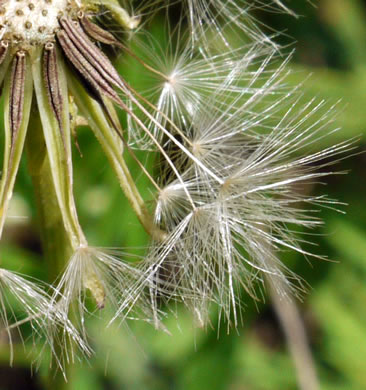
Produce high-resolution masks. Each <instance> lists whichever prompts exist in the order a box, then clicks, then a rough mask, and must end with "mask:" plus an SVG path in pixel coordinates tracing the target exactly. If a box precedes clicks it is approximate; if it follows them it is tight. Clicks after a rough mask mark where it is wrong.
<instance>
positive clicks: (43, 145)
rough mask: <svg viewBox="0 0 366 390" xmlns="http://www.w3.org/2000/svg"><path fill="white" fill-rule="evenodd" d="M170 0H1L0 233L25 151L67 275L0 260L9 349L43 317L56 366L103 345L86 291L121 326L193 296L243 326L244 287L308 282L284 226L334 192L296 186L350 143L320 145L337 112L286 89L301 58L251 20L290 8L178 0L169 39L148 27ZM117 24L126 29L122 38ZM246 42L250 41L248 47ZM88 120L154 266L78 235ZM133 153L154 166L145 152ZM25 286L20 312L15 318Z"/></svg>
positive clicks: (46, 238)
mask: <svg viewBox="0 0 366 390" xmlns="http://www.w3.org/2000/svg"><path fill="white" fill-rule="evenodd" d="M171 3H172V4H174V2H171ZM170 5H171V4H170V2H160V1H145V2H143V4H141V5H140V8H137V9H136V10H134V8H133V6H134V3H132V2H128V1H125V2H122V1H121V2H118V1H117V0H78V1H77V0H1V1H0V27H1V30H0V63H1V64H0V81H1V82H2V83H3V90H2V98H3V101H4V107H5V108H4V129H5V140H4V153H3V167H2V174H1V186H0V235H1V233H2V231H3V228H4V224H5V220H6V216H7V211H8V209H9V202H10V200H11V197H12V192H13V188H14V183H15V179H16V175H17V171H18V168H19V163H20V159H21V156H22V154H23V151H24V149H26V151H27V160H28V165H29V171H30V174H31V176H32V180H33V183H34V187H35V193H36V197H37V199H38V206H39V215H40V218H39V219H40V223H41V232H42V240H43V246H44V252H45V256H46V258H47V261H48V262H54V267H53V268H54V269H55V273H56V272H61V271H63V272H62V274H61V275H58V276H59V277H58V279H56V278H55V280H56V282H55V281H54V280H53V281H51V282H54V283H55V284H54V286H53V287H48V288H46V287H45V286H44V284H43V283H42V284H40V283H38V282H32V281H29V279H27V277H25V276H20V275H18V274H15V273H12V272H10V271H8V270H5V269H1V270H0V317H1V320H2V323H3V326H4V327H5V329H6V330H7V332H8V335H9V340H10V344H11V337H12V329H13V328H15V327H20V326H21V325H22V324H24V323H27V322H30V323H31V324H32V326H34V329H35V332H36V333H37V335H40V333H42V334H43V336H44V338H45V340H46V342H47V344H48V345H50V346H51V351H52V352H53V353H54V355H55V356H56V359H57V361H58V362H59V363H60V366H62V365H63V363H64V360H63V359H64V358H63V357H60V356H64V357H65V358H66V359H68V360H72V358H73V355H72V352H71V355H69V352H68V350H67V349H66V351H65V352H66V353H65V355H62V350H63V349H65V348H63V346H65V345H69V344H70V343H73V344H76V345H77V347H78V348H80V349H81V350H82V351H83V352H84V353H86V354H90V353H91V350H90V348H89V346H88V344H87V331H86V329H85V325H84V324H85V315H86V314H87V313H88V309H87V307H89V306H87V305H86V299H89V300H92V301H93V302H94V305H95V307H96V308H98V309H102V308H103V307H104V306H106V305H109V306H111V307H113V309H114V315H113V318H112V320H114V319H116V318H118V317H122V318H123V319H124V318H126V317H130V316H133V317H139V318H142V319H144V320H147V321H151V322H152V323H154V324H155V326H160V314H161V312H160V310H161V309H160V308H159V309H158V306H159V305H158V300H160V299H161V298H162V297H166V298H167V299H174V300H182V301H183V302H184V303H185V304H186V305H187V306H188V307H189V308H190V309H192V311H193V312H194V314H195V316H196V318H197V319H198V321H199V322H200V323H201V324H202V325H204V324H205V323H206V322H207V319H208V308H209V306H210V305H211V304H212V303H216V304H218V305H219V307H220V309H221V312H222V314H223V316H224V317H225V318H226V319H227V321H228V323H229V324H233V325H237V322H238V320H239V319H240V302H238V299H239V296H240V295H241V292H242V291H247V292H248V293H249V294H250V295H252V296H255V294H256V292H257V291H258V290H257V289H256V286H258V285H261V284H266V283H267V280H270V283H271V285H272V286H274V288H277V289H278V290H280V291H282V292H283V293H284V294H287V293H288V292H289V291H292V292H293V293H295V294H296V293H297V291H298V288H300V289H301V288H302V287H303V286H302V283H301V278H300V277H298V276H296V275H294V274H293V273H292V272H291V271H290V270H289V269H288V268H287V267H286V265H285V264H283V263H282V262H281V261H280V259H279V255H278V254H279V252H280V251H282V250H287V249H290V250H295V251H299V252H301V253H303V254H304V255H305V256H306V255H312V254H311V253H307V252H306V251H305V250H303V249H301V247H300V244H299V241H298V240H297V239H296V237H295V235H294V234H293V233H292V229H290V227H289V226H300V227H306V228H311V227H313V226H315V225H317V224H319V223H320V222H321V221H320V220H319V219H318V218H316V216H314V215H312V214H310V215H308V213H307V212H306V211H305V210H303V209H302V208H301V207H299V203H301V202H305V203H309V204H312V205H320V206H321V205H327V204H328V202H330V201H329V200H327V199H326V198H325V197H322V196H311V195H307V194H306V193H304V192H303V191H301V190H299V189H298V188H299V186H298V184H302V183H305V182H314V181H316V180H318V179H319V178H321V177H322V176H325V175H328V174H330V173H332V171H331V170H327V169H326V166H328V165H330V164H331V161H332V159H331V157H334V156H337V155H339V154H341V153H344V152H345V151H346V150H347V149H349V145H348V144H347V143H344V144H341V145H337V146H333V147H330V148H328V149H325V150H321V151H319V149H318V148H317V147H316V143H317V141H318V140H319V139H320V138H322V137H326V136H328V135H329V134H330V133H331V132H332V129H331V128H330V119H329V118H330V116H329V110H325V109H324V107H325V103H324V102H316V101H315V100H313V101H310V102H308V103H305V104H301V103H300V101H301V93H300V91H299V88H292V89H291V88H289V87H287V86H286V83H285V79H286V75H287V71H286V64H287V62H288V60H289V57H286V58H284V57H281V56H280V55H279V47H278V46H277V45H275V44H274V40H273V39H272V38H271V37H267V36H266V35H265V34H264V33H262V32H260V29H259V27H258V24H257V23H256V21H255V19H254V18H253V17H249V15H251V10H252V8H255V7H262V8H269V9H270V8H274V7H277V9H278V10H282V11H286V12H290V11H289V10H288V9H287V8H286V6H285V5H284V3H282V2H280V1H278V0H276V1H273V2H269V3H268V5H267V6H264V5H263V4H261V2H259V1H258V2H256V1H254V2H250V3H249V2H247V1H244V0H241V1H234V0H230V1H228V2H225V1H221V0H217V1H216V0H215V1H214V0H212V1H207V2H206V1H202V0H197V1H196V0H186V1H182V7H183V10H184V11H183V14H182V15H183V16H182V21H181V23H180V25H179V27H177V28H176V29H173V31H171V34H170V37H169V40H168V44H167V47H162V46H159V45H157V44H156V42H154V40H153V39H152V38H151V36H149V35H146V36H144V34H143V28H142V26H144V25H145V26H146V28H147V29H148V24H144V18H146V20H149V17H154V15H155V14H159V15H160V16H161V14H164V12H165V9H167V10H168V11H169V7H170ZM162 10H163V11H162ZM138 11H140V12H138ZM117 24H119V25H120V26H121V27H122V30H124V31H126V32H129V34H127V35H128V36H129V40H126V39H124V40H121V39H120V37H121V35H120V34H119V33H117V32H118V31H117V29H116V25H117ZM184 29H186V30H187V31H183V30H184ZM133 30H135V31H134V32H133V33H132V34H131V31H133ZM233 36H235V39H233V40H232V41H233V43H232V42H231V38H232V37H233ZM238 37H244V38H243V40H244V41H245V44H243V45H239V46H238V44H237V41H238ZM264 38H265V39H264ZM108 46H109V47H112V48H113V49H114V50H115V51H117V52H119V53H120V54H121V55H122V56H130V57H131V58H133V59H134V60H135V61H136V64H137V65H138V66H140V65H142V66H143V68H144V69H145V70H146V71H147V72H149V73H150V75H151V79H150V81H149V85H150V88H147V89H146V90H144V91H137V90H136V88H134V87H133V86H131V85H130V83H128V82H127V81H126V80H125V79H124V77H123V76H124V75H123V74H122V75H121V74H119V73H118V71H117V70H116V68H115V67H114V65H113V64H112V62H111V61H110V59H109V58H108V56H107V54H106V53H105V52H103V49H105V48H106V47H108ZM116 107H117V108H118V110H119V111H120V114H121V113H122V112H124V114H125V115H126V123H127V126H126V128H122V126H121V124H120V122H119V116H118V114H117V112H116ZM121 115H122V114H121ZM75 118H76V119H75ZM80 118H81V119H82V122H83V123H86V122H87V123H88V125H89V126H90V128H91V129H92V131H93V132H94V134H95V136H96V138H97V139H98V141H99V143H100V145H101V148H102V149H103V151H104V153H105V154H106V156H107V158H108V160H109V163H110V165H111V167H112V169H113V170H114V172H115V174H116V176H117V178H118V180H119V182H120V185H121V188H122V190H123V192H124V193H125V195H126V197H127V199H128V200H129V202H130V205H131V207H132V209H133V210H134V212H135V213H136V215H137V217H138V218H139V220H140V222H141V224H142V226H143V227H144V229H145V230H146V232H147V233H148V234H149V235H150V236H151V243H150V245H149V248H148V249H147V253H146V256H145V258H144V259H143V260H142V261H139V262H133V263H130V262H128V261H124V259H120V258H119V257H118V256H116V254H115V253H113V252H111V251H108V250H102V249H97V248H93V247H92V246H90V245H89V243H88V241H87V239H86V237H85V235H84V233H83V230H82V228H81V226H80V223H79V220H78V215H77V210H76V206H75V201H74V195H73V167H72V153H71V151H72V141H71V139H72V137H71V136H72V134H73V133H74V131H75V128H76V127H77V124H78V120H79V119H80ZM136 149H139V150H144V151H145V153H146V154H149V155H151V156H152V157H153V158H154V159H155V164H148V165H145V164H144V162H142V161H139V160H138V158H137V156H136V154H135V150H136ZM312 149H313V152H309V150H312ZM126 153H129V154H131V156H132V157H133V158H134V159H135V162H136V163H137V164H138V166H139V167H140V168H141V171H142V173H143V174H144V175H146V176H147V177H148V179H149V181H150V183H151V189H152V196H151V197H150V198H149V199H143V197H142V196H141V194H140V193H139V189H138V186H137V185H136V184H135V180H136V178H134V177H133V176H132V175H131V173H130V171H129V167H128V165H127V164H126V162H125V159H124V156H125V154H126ZM319 166H321V167H322V169H321V170H319ZM54 276H57V275H54ZM10 296H12V297H11V298H10ZM14 297H15V298H16V299H17V300H18V301H19V302H20V303H21V305H22V306H23V314H22V317H18V316H17V315H15V313H14V312H13V311H12V308H11V304H10V302H12V300H13V299H14ZM88 297H90V298H88ZM132 313H133V314H132ZM73 349H74V348H72V350H73Z"/></svg>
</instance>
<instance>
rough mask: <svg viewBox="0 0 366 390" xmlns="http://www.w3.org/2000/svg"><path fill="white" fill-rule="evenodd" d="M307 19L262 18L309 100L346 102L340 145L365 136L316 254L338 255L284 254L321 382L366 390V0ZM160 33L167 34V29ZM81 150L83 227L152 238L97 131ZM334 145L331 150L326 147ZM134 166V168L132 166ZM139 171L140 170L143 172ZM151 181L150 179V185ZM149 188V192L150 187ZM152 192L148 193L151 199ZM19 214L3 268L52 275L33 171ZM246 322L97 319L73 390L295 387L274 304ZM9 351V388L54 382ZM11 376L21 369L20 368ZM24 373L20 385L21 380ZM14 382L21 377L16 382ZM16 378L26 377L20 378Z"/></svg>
mask: <svg viewBox="0 0 366 390" xmlns="http://www.w3.org/2000/svg"><path fill="white" fill-rule="evenodd" d="M288 4H289V6H291V7H292V8H293V9H294V10H295V11H296V12H297V13H298V15H300V17H299V18H298V19H295V18H293V17H291V16H287V15H280V14H278V15H277V14H276V15H274V14H273V15H272V14H264V13H263V14H262V13H258V15H257V17H258V18H259V19H260V20H262V21H263V23H264V24H266V25H268V26H270V27H271V28H272V29H274V30H280V31H283V34H282V35H281V36H279V37H278V41H280V42H282V43H283V44H284V45H287V44H288V43H289V42H292V39H290V38H289V37H292V38H294V39H295V41H296V43H295V44H291V45H290V46H289V50H291V49H292V48H293V47H294V46H295V47H296V54H295V56H294V59H293V61H292V63H291V67H292V68H293V69H294V70H295V72H294V73H293V74H292V76H291V78H290V80H291V82H292V83H293V84H294V85H296V84H298V83H299V82H302V81H303V80H304V79H306V78H307V76H308V75H309V74H311V77H310V78H309V79H307V81H306V82H305V83H304V87H303V89H304V91H305V92H304V94H305V97H307V98H311V97H313V96H314V95H315V96H317V97H318V98H320V99H323V98H324V99H326V100H328V101H329V102H330V103H331V104H332V103H335V102H337V101H339V100H341V103H340V105H339V107H340V108H339V114H338V117H337V119H336V123H337V126H340V127H341V128H342V130H341V131H339V132H337V133H334V137H333V139H331V140H330V139H329V138H327V142H331V143H335V142H338V141H341V140H346V139H349V138H352V137H355V136H356V137H359V138H360V140H359V141H358V148H357V150H356V153H355V154H354V155H353V156H351V157H349V158H348V159H346V160H344V161H341V162H340V163H339V164H338V165H337V167H336V169H337V170H342V171H348V174H346V175H337V176H333V177H330V178H329V179H327V180H326V184H327V186H326V187H323V186H322V188H316V187H315V188H313V191H314V193H317V191H318V190H319V192H320V191H322V192H326V193H327V194H328V195H329V197H330V198H334V199H339V200H340V201H341V202H344V203H347V204H348V206H347V207H346V206H343V205H342V206H337V208H339V209H341V210H342V211H345V213H343V212H336V211H334V210H328V209H324V210H323V211H322V213H321V214H322V218H323V219H324V220H325V225H324V226H323V227H322V228H319V230H318V231H317V232H315V235H314V236H313V237H312V240H313V241H314V242H315V243H316V244H317V246H318V248H317V251H319V253H321V254H327V255H328V256H329V258H330V259H332V260H335V261H329V262H318V261H314V260H312V262H311V264H309V263H308V262H306V261H305V260H304V258H303V257H301V256H300V255H297V254H293V253H291V254H285V255H284V256H285V258H284V260H285V261H291V263H293V268H294V269H295V271H296V272H298V273H299V274H301V275H302V276H303V278H304V279H305V280H306V281H307V282H308V283H309V285H310V286H311V287H312V290H311V291H310V292H309V294H308V295H307V296H306V297H305V301H304V302H303V303H299V306H300V308H301V312H302V315H303V318H304V322H305V324H306V328H307V331H308V335H309V339H310V343H311V348H312V351H313V353H314V357H315V361H316V365H317V370H318V373H319V377H320V382H321V388H322V389H329V390H331V389H332V390H353V389H354V390H359V389H365V388H366V369H365V368H366V343H365V340H366V311H365V309H364V308H365V302H366V258H365V256H366V207H365V195H366V169H365V166H366V154H365V153H362V151H365V149H366V92H365V91H366V44H365V42H366V2H365V1H361V0H319V1H318V2H316V6H312V5H311V4H310V3H309V2H307V1H298V0H296V1H295V0H292V1H290V0H289V1H288ZM157 30H158V29H157ZM119 63H120V65H119V66H120V69H119V70H120V72H121V74H124V75H128V77H129V78H130V79H132V80H134V81H135V82H136V84H137V85H138V83H140V84H141V83H142V82H143V81H142V80H141V79H140V76H139V70H140V69H138V68H136V67H131V66H129V63H128V61H119ZM77 137H78V144H79V145H80V149H81V151H82V155H81V154H80V153H79V152H78V151H77V150H76V148H75V151H74V152H75V155H74V161H75V187H76V188H75V191H76V199H77V202H78V206H79V210H80V214H81V215H80V218H81V223H82V225H83V226H84V227H85V230H86V234H87V236H88V237H89V238H90V242H91V243H93V245H97V246H107V245H108V246H114V247H122V248H126V247H138V246H141V245H143V244H144V243H146V236H145V233H144V232H143V230H142V228H141V227H140V225H139V224H138V221H137V219H136V218H135V216H134V215H133V213H132V211H131V209H130V208H129V207H128V205H127V203H126V200H125V199H124V197H123V195H122V194H121V191H120V189H119V186H118V183H117V180H116V179H115V178H114V175H113V172H112V171H111V170H110V169H109V165H108V163H107V161H106V159H105V158H104V157H103V155H102V151H101V149H100V147H99V145H98V144H97V142H96V141H95V140H94V139H93V138H92V136H91V132H89V131H88V129H87V128H82V129H80V131H79V132H78V136H77ZM322 146H324V145H322ZM131 166H133V164H132V162H131ZM135 174H137V175H138V171H137V170H136V171H135ZM140 185H141V188H144V179H143V178H141V180H140ZM146 191H147V190H146ZM147 195H148V194H147ZM15 199H16V202H14V201H13V203H12V206H13V208H14V213H15V214H17V215H27V216H28V218H21V219H10V220H9V223H8V225H7V229H6V235H5V237H4V240H3V242H2V243H1V262H2V265H3V266H4V267H7V268H10V269H13V270H16V271H19V272H24V273H26V274H31V275H32V276H34V277H37V278H41V279H42V278H44V277H45V275H44V266H43V264H42V255H41V249H40V243H39V237H38V233H37V227H36V226H37V225H36V213H35V208H34V203H33V198H32V187H31V183H30V179H29V176H28V174H27V170H26V164H25V162H24V161H23V166H22V169H21V171H20V174H19V176H18V179H17V184H16V196H15ZM244 304H245V307H244V310H243V324H242V325H241V326H239V328H238V329H237V331H235V330H232V331H231V332H230V333H229V334H228V333H227V331H226V330H227V329H226V325H225V324H220V326H221V328H220V329H219V330H217V324H218V322H219V321H218V318H217V313H215V312H213V313H212V328H208V329H207V330H202V329H195V327H194V323H193V320H192V318H191V317H190V315H189V314H187V313H186V312H185V311H184V310H182V309H181V308H178V309H177V310H178V312H179V315H178V317H179V318H178V320H177V319H176V318H175V317H174V316H173V315H172V316H171V317H170V318H168V319H167V321H166V326H167V328H168V329H169V330H170V332H171V333H172V334H171V335H168V334H165V333H163V332H158V331H155V330H154V329H153V328H152V327H151V326H149V325H146V324H143V323H129V324H128V325H126V324H122V325H121V326H117V325H118V324H115V325H113V326H110V327H109V328H107V329H105V328H104V323H103V322H101V321H100V319H99V316H101V315H102V314H101V313H96V316H95V318H92V319H91V320H90V324H89V328H90V334H91V341H92V345H93V348H94V350H95V352H96V353H95V356H94V357H93V358H92V360H91V361H90V363H86V362H84V361H82V362H81V363H80V364H76V365H75V366H74V367H73V369H72V374H71V377H70V379H69V384H68V388H70V389H78V390H84V389H85V390H86V389H88V390H91V389H93V390H94V389H95V390H99V389H128V390H134V389H136V390H137V389H138V390H144V389H148V390H154V389H159V390H165V389H166V390H168V389H177V390H180V389H181V390H183V389H186V390H188V389H189V390H195V389H197V390H199V389H200V390H201V389H210V390H223V389H232V390H244V389H245V390H286V389H295V388H297V385H296V377H295V371H294V367H293V363H292V361H291V358H290V356H289V353H288V351H287V348H286V343H285V340H284V337H283V334H282V331H281V329H280V327H279V324H278V322H277V320H276V317H275V315H274V313H273V311H272V308H271V303H270V302H267V303H263V304H258V303H254V302H252V301H251V300H250V299H249V298H245V303H244ZM5 344H6V343H4V344H3V345H1V347H0V359H1V369H0V390H3V389H13V388H14V389H15V388H17V389H19V388H25V387H22V386H25V385H22V384H21V383H20V382H19V380H20V379H19V378H27V381H26V382H27V383H28V387H27V388H29V389H31V388H39V389H42V388H44V378H45V375H46V372H47V367H41V368H40V370H39V373H38V374H37V373H36V374H34V375H33V377H32V378H30V377H28V376H29V375H30V372H29V371H28V370H29V368H28V367H29V365H30V360H29V359H28V358H27V356H24V352H23V349H22V347H21V346H19V348H18V347H17V348H16V355H15V363H14V368H12V369H10V368H7V367H8V359H9V356H8V351H7V346H6V345H5ZM12 373H18V374H17V375H13V374H12ZM13 376H16V377H17V378H18V382H11V378H12V377H13ZM11 383H13V384H11ZM14 383H16V384H14Z"/></svg>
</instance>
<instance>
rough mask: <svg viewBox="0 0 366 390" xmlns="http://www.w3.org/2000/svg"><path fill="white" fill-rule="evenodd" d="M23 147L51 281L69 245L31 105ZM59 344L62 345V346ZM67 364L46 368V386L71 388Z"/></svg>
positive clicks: (64, 260) (61, 266) (56, 389)
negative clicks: (54, 368)
mask: <svg viewBox="0 0 366 390" xmlns="http://www.w3.org/2000/svg"><path fill="white" fill-rule="evenodd" d="M26 151H27V160H28V169H29V172H30V175H31V178H32V182H33V187H34V189H35V199H36V203H37V210H38V222H39V223H38V224H39V229H40V235H41V240H42V246H43V255H44V260H45V266H46V267H47V271H48V279H49V282H50V283H53V282H54V281H55V280H56V279H57V277H59V275H60V274H61V273H62V272H63V270H64V268H65V266H66V263H67V261H68V259H69V258H70V256H71V253H72V248H71V243H70V241H69V239H68V236H67V234H66V231H65V228H64V223H63V219H62V215H61V211H60V208H59V206H58V202H57V196H56V192H55V190H54V185H53V180H52V175H51V168H50V163H49V160H48V157H47V149H46V144H45V141H44V138H43V132H42V127H41V120H40V117H39V113H38V110H37V109H33V110H32V113H31V121H30V122H29V128H28V134H27V139H26ZM59 347H60V348H61V346H59ZM70 368H71V365H68V364H67V362H65V365H64V367H63V370H61V369H58V370H57V373H56V374H53V373H52V370H49V378H47V380H46V385H47V388H49V389H53V390H59V389H60V390H61V389H63V390H65V389H68V388H70V384H69V383H67V382H66V381H65V376H66V377H68V378H69V377H70Z"/></svg>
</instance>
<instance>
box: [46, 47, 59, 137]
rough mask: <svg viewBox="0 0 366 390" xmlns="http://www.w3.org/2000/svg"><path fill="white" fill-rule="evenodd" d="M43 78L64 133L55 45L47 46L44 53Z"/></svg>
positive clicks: (53, 109) (51, 104) (50, 101)
mask: <svg viewBox="0 0 366 390" xmlns="http://www.w3.org/2000/svg"><path fill="white" fill-rule="evenodd" d="M43 78H44V82H45V86H46V89H47V96H48V101H49V103H50V106H51V107H52V111H53V113H54V114H55V117H56V119H57V122H58V125H59V127H60V130H61V132H62V94H61V88H60V81H59V73H58V65H57V55H56V47H55V45H54V44H53V43H47V44H46V45H45V49H44V53H43Z"/></svg>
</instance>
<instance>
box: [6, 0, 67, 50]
mask: <svg viewBox="0 0 366 390" xmlns="http://www.w3.org/2000/svg"><path fill="white" fill-rule="evenodd" d="M73 5H74V7H73ZM71 9H75V4H74V1H72V0H3V1H0V39H2V40H7V41H9V43H10V44H12V45H22V46H23V47H24V46H27V45H42V44H44V43H46V42H47V41H49V40H51V39H52V38H53V37H54V34H55V32H56V31H57V30H58V28H59V23H58V19H59V18H60V17H61V16H64V15H69V14H70V12H71Z"/></svg>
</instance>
